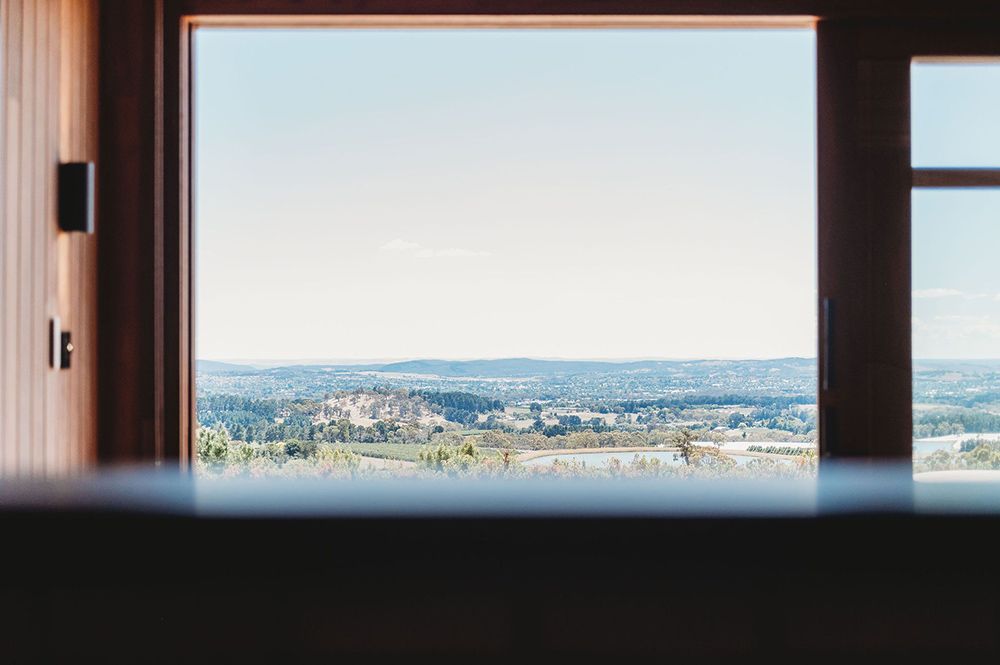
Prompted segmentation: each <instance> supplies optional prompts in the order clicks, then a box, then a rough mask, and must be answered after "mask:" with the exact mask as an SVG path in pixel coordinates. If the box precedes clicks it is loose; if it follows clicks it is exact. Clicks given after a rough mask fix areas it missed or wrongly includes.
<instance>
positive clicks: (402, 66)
mask: <svg viewBox="0 0 1000 665" xmlns="http://www.w3.org/2000/svg"><path fill="white" fill-rule="evenodd" d="M195 59H196V60H195V62H196V66H195V119H196V188H195V189H196V192H195V194H196V197H195V204H196V207H195V221H196V289H197V291H196V307H197V337H196V344H197V353H198V356H199V357H202V358H220V359H221V358H275V359H278V358H286V359H293V358H352V357H354V358H398V357H500V356H535V357H591V358H594V357H601V358H625V357H674V358H680V357H745V358H750V357H777V356H793V355H796V356H813V355H815V346H816V342H815V334H816V319H815V288H816V286H815V272H816V267H815V266H816V263H815V261H816V257H815V223H816V222H815V205H816V204H815V126H814V123H815V78H814V77H815V62H814V35H813V33H812V32H811V31H804V30H797V31H753V32H746V31H669V30H664V31H654V30H618V31H587V30H579V31H568V30H563V31H545V30H532V31H490V30H469V31H436V30H423V31H415V30H413V31H405V30H395V31H393V30H355V31H349V30H296V31H291V30H263V31H262V30H256V31H251V30H221V29H199V30H198V32H197V33H196V39H195ZM931 281H933V280H931ZM929 283H930V282H929ZM935 283H936V282H935ZM998 290H1000V289H998Z"/></svg>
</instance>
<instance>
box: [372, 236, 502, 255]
mask: <svg viewBox="0 0 1000 665" xmlns="http://www.w3.org/2000/svg"><path fill="white" fill-rule="evenodd" d="M379 251H380V252H393V253H397V254H410V255H412V256H415V257H416V258H418V259H438V258H469V257H477V256H489V255H490V253H489V252H486V251H482V250H476V249H466V248H464V247H443V248H441V249H435V248H433V247H424V246H423V245H421V244H420V243H419V242H413V241H410V240H404V239H403V238H393V239H392V240H390V241H389V242H387V243H385V244H384V245H382V246H381V247H379Z"/></svg>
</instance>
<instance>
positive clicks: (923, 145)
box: [911, 62, 1000, 168]
mask: <svg viewBox="0 0 1000 665" xmlns="http://www.w3.org/2000/svg"><path fill="white" fill-rule="evenodd" d="M911 73H912V76H911V116H912V120H911V122H912V126H911V132H912V139H911V140H912V150H913V165H914V166H916V167H967V168H971V167H998V166H1000V62H997V63H966V64H956V63H948V64H941V63H914V65H913V67H912V72H911Z"/></svg>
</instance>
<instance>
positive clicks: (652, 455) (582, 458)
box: [524, 451, 790, 467]
mask: <svg viewBox="0 0 1000 665" xmlns="http://www.w3.org/2000/svg"><path fill="white" fill-rule="evenodd" d="M729 456H730V457H732V458H733V459H734V460H736V463H737V464H746V463H747V462H749V461H750V460H752V459H754V457H753V456H751V455H738V454H730V455H729ZM636 457H645V458H646V459H650V460H651V459H658V460H660V463H661V464H672V465H681V464H684V460H683V459H682V458H681V456H680V453H675V452H669V451H653V452H645V453H636V452H631V453H560V454H558V455H545V456H544V457H536V458H534V459H530V460H527V461H526V462H524V465H525V466H540V465H550V464H552V463H553V462H554V461H556V460H559V461H560V462H578V463H581V464H586V465H587V466H590V467H601V466H607V465H608V464H609V463H610V462H611V460H613V459H617V460H618V461H619V462H621V463H622V464H629V463H630V462H632V460H634V459H635V458H636ZM780 461H781V462H785V463H788V462H790V460H780Z"/></svg>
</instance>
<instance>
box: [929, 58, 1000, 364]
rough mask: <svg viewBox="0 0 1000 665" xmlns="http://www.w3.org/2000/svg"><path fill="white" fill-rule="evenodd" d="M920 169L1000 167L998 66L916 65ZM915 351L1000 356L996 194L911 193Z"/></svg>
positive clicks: (999, 195)
mask: <svg viewBox="0 0 1000 665" xmlns="http://www.w3.org/2000/svg"><path fill="white" fill-rule="evenodd" d="M911 74H912V75H911V122H912V128H911V134H912V136H911V149H912V159H913V165H914V166H918V167H995V166H1000V122H997V112H998V110H1000V64H988V65H984V64H973V65H969V64H964V65H963V64H947V65H946V64H915V65H914V66H913V69H912V73H911ZM911 216H912V220H913V226H912V245H913V264H912V280H913V294H912V296H913V301H912V302H913V355H914V357H916V358H998V357H1000V270H998V266H1000V261H998V258H1000V190H989V189H976V190H961V189H959V190H941V189H937V190H928V189H925V190H915V191H914V192H913V197H912V213H911Z"/></svg>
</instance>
